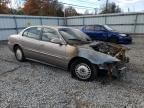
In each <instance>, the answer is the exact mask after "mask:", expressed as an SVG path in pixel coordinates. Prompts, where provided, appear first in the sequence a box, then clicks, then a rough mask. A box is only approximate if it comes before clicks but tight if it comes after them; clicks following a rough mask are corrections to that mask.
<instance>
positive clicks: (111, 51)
mask: <svg viewBox="0 0 144 108" xmlns="http://www.w3.org/2000/svg"><path fill="white" fill-rule="evenodd" d="M79 48H83V49H89V50H91V51H92V52H93V51H94V52H98V54H100V55H103V54H105V55H108V56H111V57H114V58H117V59H118V60H120V61H123V62H128V61H129V58H128V57H126V54H125V52H126V51H127V50H129V49H128V48H127V47H125V46H122V45H118V44H113V43H108V42H101V41H94V42H92V43H90V44H86V45H81V46H79Z"/></svg>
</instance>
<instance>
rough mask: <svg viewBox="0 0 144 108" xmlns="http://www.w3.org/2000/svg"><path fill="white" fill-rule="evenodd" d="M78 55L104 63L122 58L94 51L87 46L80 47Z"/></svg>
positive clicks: (97, 62) (95, 62)
mask: <svg viewBox="0 0 144 108" xmlns="http://www.w3.org/2000/svg"><path fill="white" fill-rule="evenodd" d="M78 56H79V57H83V58H86V59H87V60H89V61H90V62H91V63H93V64H97V65H99V64H104V63H113V62H119V61H120V60H119V59H117V58H115V57H112V56H110V55H107V54H104V53H101V52H98V51H94V50H91V49H85V48H80V49H79V50H78Z"/></svg>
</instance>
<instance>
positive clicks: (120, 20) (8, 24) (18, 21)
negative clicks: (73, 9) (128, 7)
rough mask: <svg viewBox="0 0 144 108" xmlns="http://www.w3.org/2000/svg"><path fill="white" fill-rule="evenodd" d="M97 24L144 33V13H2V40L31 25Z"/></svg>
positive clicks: (0, 23) (77, 25)
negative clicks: (85, 14)
mask: <svg viewBox="0 0 144 108" xmlns="http://www.w3.org/2000/svg"><path fill="white" fill-rule="evenodd" d="M64 19H65V20H64ZM95 24H107V25H110V26H111V27H112V28H114V29H116V30H118V31H122V32H129V33H144V13H125V14H107V15H90V16H73V17H67V18H63V17H46V16H45V17H44V16H24V15H0V40H7V38H8V36H9V35H11V34H16V33H18V32H19V31H21V30H22V29H24V28H26V27H27V26H30V25H67V26H70V27H75V28H81V27H82V26H84V25H95Z"/></svg>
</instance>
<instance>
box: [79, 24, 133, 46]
mask: <svg viewBox="0 0 144 108" xmlns="http://www.w3.org/2000/svg"><path fill="white" fill-rule="evenodd" d="M81 30H82V31H83V32H84V33H86V34H87V35H88V36H89V37H90V38H91V39H93V40H100V41H107V42H113V43H119V44H130V43H132V37H131V36H130V35H129V34H126V33H120V32H118V31H115V30H113V29H112V28H110V27H109V26H108V25H91V26H85V27H83V28H82V29H81Z"/></svg>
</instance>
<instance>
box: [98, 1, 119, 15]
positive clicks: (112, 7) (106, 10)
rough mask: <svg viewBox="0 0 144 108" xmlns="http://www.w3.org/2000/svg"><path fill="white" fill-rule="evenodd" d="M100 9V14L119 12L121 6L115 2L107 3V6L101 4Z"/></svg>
mask: <svg viewBox="0 0 144 108" xmlns="http://www.w3.org/2000/svg"><path fill="white" fill-rule="evenodd" d="M101 10H102V11H101V12H100V14H106V13H120V12H122V11H121V8H120V7H119V6H118V5H116V4H115V3H108V5H107V8H106V6H103V7H102V9H101Z"/></svg>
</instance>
